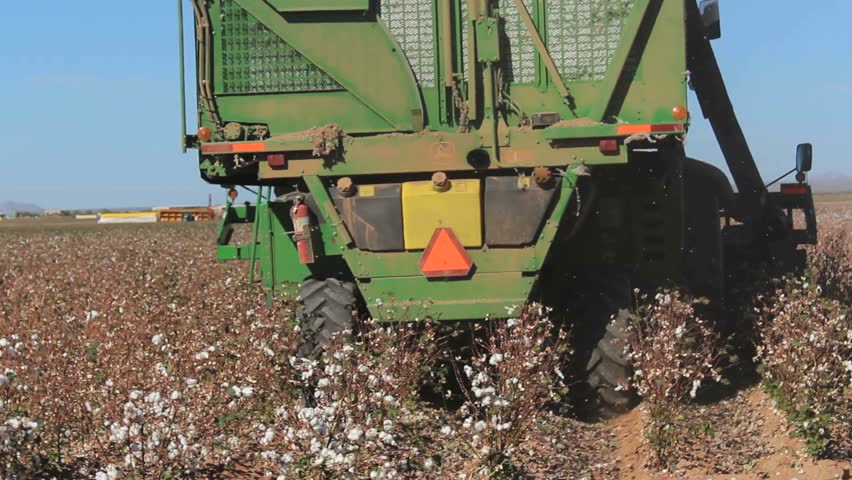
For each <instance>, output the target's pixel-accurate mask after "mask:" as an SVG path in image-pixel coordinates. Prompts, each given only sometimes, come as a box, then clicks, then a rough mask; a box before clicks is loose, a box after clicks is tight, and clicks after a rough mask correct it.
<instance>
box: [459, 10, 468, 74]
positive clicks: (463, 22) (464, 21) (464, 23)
mask: <svg viewBox="0 0 852 480" xmlns="http://www.w3.org/2000/svg"><path fill="white" fill-rule="evenodd" d="M459 15H460V17H461V18H459V19H458V22H459V24H460V26H461V44H462V53H461V64H462V65H463V66H464V67H463V68H461V69H460V70H461V74H462V78H463V79H465V80H466V79H467V62H468V52H467V35H468V33H469V32H468V29H470V25H469V24H470V19H469V18H468V16H467V1H465V0H462V2H461V4H460V8H459Z"/></svg>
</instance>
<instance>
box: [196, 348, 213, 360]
mask: <svg viewBox="0 0 852 480" xmlns="http://www.w3.org/2000/svg"><path fill="white" fill-rule="evenodd" d="M208 358H210V354H209V353H207V351H206V350H202V351H201V352H198V353H196V354H195V359H196V360H202V361H203V360H207V359H208Z"/></svg>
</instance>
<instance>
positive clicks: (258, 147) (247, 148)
mask: <svg viewBox="0 0 852 480" xmlns="http://www.w3.org/2000/svg"><path fill="white" fill-rule="evenodd" d="M264 150H266V144H265V143H263V142H252V143H234V144H233V150H232V151H233V152H234V153H245V152H262V151H264Z"/></svg>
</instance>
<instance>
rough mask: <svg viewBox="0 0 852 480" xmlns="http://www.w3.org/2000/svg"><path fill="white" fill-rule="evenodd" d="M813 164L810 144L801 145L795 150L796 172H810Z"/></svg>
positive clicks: (812, 149)
mask: <svg viewBox="0 0 852 480" xmlns="http://www.w3.org/2000/svg"><path fill="white" fill-rule="evenodd" d="M813 163H814V147H813V145H811V144H810V143H801V144H799V146H798V147H797V148H796V171H797V172H799V173H805V172H810V171H811V167H813Z"/></svg>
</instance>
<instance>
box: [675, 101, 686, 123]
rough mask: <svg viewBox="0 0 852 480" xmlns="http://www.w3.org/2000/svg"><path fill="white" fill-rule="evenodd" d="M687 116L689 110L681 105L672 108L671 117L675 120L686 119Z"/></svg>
mask: <svg viewBox="0 0 852 480" xmlns="http://www.w3.org/2000/svg"><path fill="white" fill-rule="evenodd" d="M688 116H689V111H688V110H687V109H686V107H684V106H683V105H678V106H676V107H674V108H673V109H672V118H674V119H675V120H681V121H683V120H686V118H687V117H688Z"/></svg>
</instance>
